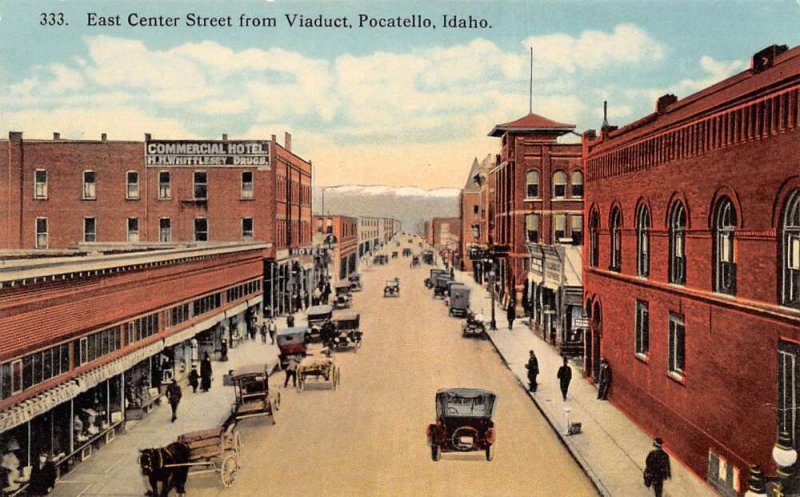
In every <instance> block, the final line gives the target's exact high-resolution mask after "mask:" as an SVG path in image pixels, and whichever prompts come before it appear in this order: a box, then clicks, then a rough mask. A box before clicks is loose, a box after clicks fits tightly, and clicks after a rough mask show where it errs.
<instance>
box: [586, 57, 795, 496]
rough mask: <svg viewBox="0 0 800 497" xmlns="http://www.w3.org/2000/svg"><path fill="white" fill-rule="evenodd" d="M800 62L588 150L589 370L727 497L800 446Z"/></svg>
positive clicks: (699, 98) (672, 103)
mask: <svg viewBox="0 0 800 497" xmlns="http://www.w3.org/2000/svg"><path fill="white" fill-rule="evenodd" d="M799 128H800V48H794V49H792V50H787V49H786V47H785V46H782V47H779V46H772V47H769V48H767V49H765V50H762V51H761V52H759V53H757V54H755V55H754V56H753V59H752V64H751V67H750V69H749V70H746V71H744V72H742V73H740V74H737V75H735V76H733V77H731V78H728V79H726V80H724V81H722V82H720V83H717V84H715V85H713V86H711V87H709V88H706V89H704V90H702V91H700V92H698V93H696V94H694V95H691V96H688V97H686V98H683V99H681V100H678V99H677V98H675V97H674V96H673V95H665V96H664V97H661V98H660V99H659V100H658V102H657V104H656V112H654V113H653V114H650V115H648V116H646V117H644V118H642V119H640V120H638V121H636V122H634V123H631V124H629V125H627V126H624V127H622V128H620V129H614V128H612V127H605V128H604V129H603V130H602V132H601V134H600V136H595V134H594V133H593V132H587V133H586V134H585V135H584V156H585V160H586V175H587V181H586V204H587V208H588V219H587V223H586V224H587V231H588V241H587V250H586V251H585V252H584V260H583V268H584V278H583V283H584V286H585V297H584V298H585V307H586V309H587V311H588V315H589V322H590V333H589V334H588V336H587V339H586V347H587V349H588V350H587V354H586V361H585V366H586V369H587V370H588V371H589V372H590V373H592V374H596V371H597V365H598V361H599V359H600V358H601V357H606V358H608V360H609V363H610V365H611V368H612V370H613V371H614V382H613V384H612V387H611V392H610V399H611V401H612V402H613V403H614V404H616V405H617V406H619V407H620V408H621V409H623V410H624V411H625V412H626V413H628V415H629V416H631V418H633V419H634V420H635V421H636V422H637V423H638V424H640V425H641V426H642V427H643V428H644V429H645V430H646V431H648V432H650V433H651V434H654V435H659V436H662V437H663V438H664V439H665V440H666V441H667V443H668V444H669V447H670V449H671V450H672V451H673V453H674V454H675V455H676V456H678V457H679V458H680V459H681V460H682V461H684V462H685V463H686V464H687V465H688V466H689V467H690V468H692V470H694V471H695V472H696V473H698V474H699V475H702V476H703V477H705V478H706V480H707V481H708V482H709V483H711V484H712V485H714V486H715V487H716V488H717V489H718V490H719V491H720V493H721V494H723V495H737V494H739V493H740V492H743V491H744V490H745V489H746V487H745V483H744V482H745V480H746V478H747V474H748V468H749V467H750V466H751V465H754V464H758V465H761V466H762V467H764V468H765V469H766V470H767V472H768V473H770V472H772V471H774V469H775V468H774V466H773V463H772V462H771V455H770V454H771V450H772V448H773V445H774V444H775V443H776V439H777V435H778V433H779V432H781V431H786V432H787V433H788V434H789V437H790V438H791V443H792V444H793V445H794V446H795V447H797V445H798V442H800V439H798V437H800V423H799V422H798V420H800V416H799V415H800V411H799V409H800V405H798V399H800V383H799V382H798V378H800V374H798V373H800V370H798V368H799V367H800V361H798V358H800V345H799V344H800V163H799V162H798V161H799V160H800V159H798V158H800V131H798V129H799Z"/></svg>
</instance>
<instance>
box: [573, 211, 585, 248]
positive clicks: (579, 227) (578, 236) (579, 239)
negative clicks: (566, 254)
mask: <svg viewBox="0 0 800 497" xmlns="http://www.w3.org/2000/svg"><path fill="white" fill-rule="evenodd" d="M572 244H573V245H583V216H581V215H577V216H572Z"/></svg>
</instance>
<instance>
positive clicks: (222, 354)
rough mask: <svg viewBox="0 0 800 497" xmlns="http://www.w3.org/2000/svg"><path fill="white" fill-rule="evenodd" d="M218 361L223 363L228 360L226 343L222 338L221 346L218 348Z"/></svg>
mask: <svg viewBox="0 0 800 497" xmlns="http://www.w3.org/2000/svg"><path fill="white" fill-rule="evenodd" d="M219 360H220V361H223V362H225V361H227V360H228V341H227V340H225V339H224V338H223V339H222V344H221V345H220V346H219Z"/></svg>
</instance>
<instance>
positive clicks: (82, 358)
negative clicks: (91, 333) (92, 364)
mask: <svg viewBox="0 0 800 497" xmlns="http://www.w3.org/2000/svg"><path fill="white" fill-rule="evenodd" d="M78 351H79V352H78V364H86V363H87V362H89V337H83V338H81V339H80V341H79V342H78Z"/></svg>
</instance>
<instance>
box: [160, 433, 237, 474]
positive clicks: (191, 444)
mask: <svg viewBox="0 0 800 497" xmlns="http://www.w3.org/2000/svg"><path fill="white" fill-rule="evenodd" d="M178 443H182V444H184V445H186V447H188V448H189V452H190V456H189V461H188V462H187V463H185V464H182V466H184V465H185V466H188V467H189V473H190V474H200V473H219V477H220V480H221V481H222V485H223V486H225V487H230V486H231V485H233V482H234V481H236V472H237V471H238V470H239V468H240V467H241V459H240V449H241V446H242V442H241V439H240V437H239V430H238V429H237V427H236V423H230V424H228V425H227V426H223V427H222V428H212V429H210V430H199V431H192V432H189V433H184V434H183V435H180V436H179V437H178ZM171 466H177V465H171Z"/></svg>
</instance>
